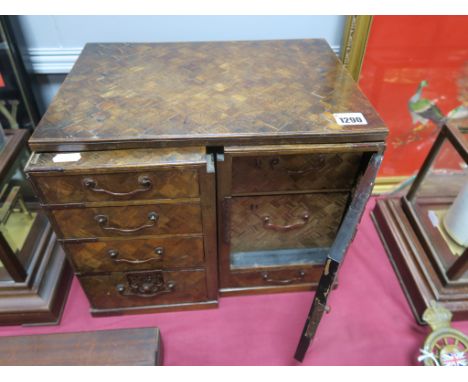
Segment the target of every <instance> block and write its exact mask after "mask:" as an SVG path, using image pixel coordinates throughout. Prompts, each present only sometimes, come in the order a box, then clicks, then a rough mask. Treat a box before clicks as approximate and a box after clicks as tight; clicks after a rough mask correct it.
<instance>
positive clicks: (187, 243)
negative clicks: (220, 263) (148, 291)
mask: <svg viewBox="0 0 468 382" xmlns="http://www.w3.org/2000/svg"><path fill="white" fill-rule="evenodd" d="M64 246H65V250H66V253H67V254H68V258H69V259H70V260H71V262H72V264H73V267H74V269H75V272H77V273H91V272H117V271H132V270H141V269H154V268H166V267H196V266H201V265H203V262H204V253H203V238H202V237H169V238H158V239H132V240H106V241H98V242H81V243H65V244H64Z"/></svg>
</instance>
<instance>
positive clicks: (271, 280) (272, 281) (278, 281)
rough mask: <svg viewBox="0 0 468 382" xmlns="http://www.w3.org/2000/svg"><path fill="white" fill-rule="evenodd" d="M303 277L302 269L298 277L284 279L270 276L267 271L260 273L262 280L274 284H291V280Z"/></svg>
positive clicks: (298, 279)
mask: <svg viewBox="0 0 468 382" xmlns="http://www.w3.org/2000/svg"><path fill="white" fill-rule="evenodd" d="M304 277H305V272H304V271H300V272H299V277H295V278H293V279H286V280H275V279H272V278H270V276H269V275H268V272H263V273H262V278H263V281H266V282H267V283H274V284H292V283H293V282H296V281H302V280H304Z"/></svg>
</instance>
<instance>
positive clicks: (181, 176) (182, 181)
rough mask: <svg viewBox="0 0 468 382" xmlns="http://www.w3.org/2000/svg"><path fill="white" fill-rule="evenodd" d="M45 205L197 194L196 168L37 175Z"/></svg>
mask: <svg viewBox="0 0 468 382" xmlns="http://www.w3.org/2000/svg"><path fill="white" fill-rule="evenodd" d="M35 181H36V185H37V188H38V189H39V191H40V193H41V194H42V196H43V197H42V199H43V201H44V203H46V204H63V203H84V202H100V201H124V200H148V199H170V198H184V197H187V198H190V197H193V198H195V197H198V196H199V195H200V193H199V186H198V172H197V171H196V170H182V169H175V170H161V171H156V172H155V171H153V172H150V171H143V172H136V173H112V174H103V175H97V174H88V175H60V176H36V177H35Z"/></svg>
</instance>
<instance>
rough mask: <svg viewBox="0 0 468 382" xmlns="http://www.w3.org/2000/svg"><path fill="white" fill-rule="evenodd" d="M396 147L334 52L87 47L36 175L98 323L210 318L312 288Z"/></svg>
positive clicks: (38, 141) (34, 144) (258, 46)
mask: <svg viewBox="0 0 468 382" xmlns="http://www.w3.org/2000/svg"><path fill="white" fill-rule="evenodd" d="M347 112H358V113H362V116H363V119H365V121H364V120H363V119H361V122H360V123H355V124H351V125H341V124H340V123H342V121H341V120H338V119H337V116H335V115H334V113H347ZM339 122H340V123H339ZM386 135H387V129H386V127H385V125H384V123H383V122H382V121H381V119H380V118H379V116H378V115H377V114H376V113H375V111H374V109H373V108H372V106H371V104H370V103H369V102H368V100H367V99H366V98H365V97H364V95H363V94H362V93H361V91H360V90H359V89H358V87H357V86H356V84H355V83H354V81H353V80H352V78H351V76H350V75H349V74H348V73H347V71H346V70H345V69H344V68H343V66H342V65H341V63H340V62H339V61H338V59H337V57H336V55H335V54H334V53H333V51H332V50H331V49H330V48H329V46H328V45H327V43H326V42H325V41H324V40H287V41H250V42H210V43H173V44H87V45H86V47H85V49H84V50H83V52H82V54H81V56H80V58H79V59H78V61H77V63H76V65H75V66H74V68H73V70H72V71H71V73H70V74H69V75H68V77H67V79H66V80H65V82H64V84H63V85H62V87H61V88H60V90H59V93H58V95H57V97H56V98H55V99H54V101H53V102H52V104H51V106H50V107H49V110H48V111H47V113H46V114H45V116H44V118H43V119H42V121H41V123H40V125H39V127H38V128H37V129H36V131H35V133H34V134H33V136H32V138H31V139H30V141H29V143H30V146H31V148H32V149H33V150H34V151H35V153H34V154H33V156H32V157H31V160H30V162H29V164H28V167H27V171H28V173H29V176H30V178H31V180H32V181H33V183H34V185H35V187H36V190H37V193H38V195H39V197H40V198H41V201H42V203H43V206H44V208H45V209H46V210H47V213H48V216H49V218H50V220H51V222H52V224H53V226H54V229H55V231H56V233H57V235H58V237H59V239H60V241H61V243H62V244H63V246H64V249H65V251H66V253H67V255H68V258H69V259H70V260H71V262H72V264H73V266H74V268H75V272H76V273H77V275H78V276H79V278H80V281H81V285H82V286H83V288H84V290H85V292H86V294H87V295H88V297H89V299H90V302H91V306H92V312H93V314H111V313H114V314H115V313H125V312H126V313H131V312H140V311H148V310H154V309H156V310H161V309H181V308H189V307H207V306H212V305H214V304H216V301H217V296H218V293H219V291H220V292H221V293H223V294H238V293H258V292H275V291H286V290H309V289H311V288H314V287H315V286H316V284H317V282H318V279H319V277H320V274H321V272H322V269H323V264H324V261H325V257H326V255H327V253H328V249H329V248H330V246H331V244H332V243H333V241H334V240H335V239H336V234H337V231H338V228H339V226H340V224H341V221H342V218H343V216H344V214H345V212H346V211H347V208H348V206H349V203H350V201H351V200H352V198H353V197H354V196H355V195H354V189H355V186H356V183H357V180H358V179H359V177H360V176H361V175H362V174H363V172H364V171H365V169H366V167H367V166H368V163H369V159H370V157H371V155H372V154H373V153H376V152H382V151H383V150H384V147H385V142H384V140H385V137H386ZM58 154H65V156H63V155H61V156H57V155H58ZM67 155H68V156H67ZM63 160H64V161H63ZM68 160H70V161H68ZM350 229H355V227H350Z"/></svg>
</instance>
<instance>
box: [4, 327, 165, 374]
mask: <svg viewBox="0 0 468 382" xmlns="http://www.w3.org/2000/svg"><path fill="white" fill-rule="evenodd" d="M0 354H1V355H0V365H2V366H154V365H161V364H162V348H161V337H160V333H159V329H158V328H138V329H116V330H99V331H94V332H82V333H59V334H42V335H34V336H17V337H2V338H1V339H0Z"/></svg>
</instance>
